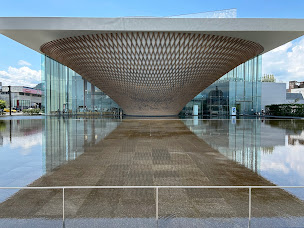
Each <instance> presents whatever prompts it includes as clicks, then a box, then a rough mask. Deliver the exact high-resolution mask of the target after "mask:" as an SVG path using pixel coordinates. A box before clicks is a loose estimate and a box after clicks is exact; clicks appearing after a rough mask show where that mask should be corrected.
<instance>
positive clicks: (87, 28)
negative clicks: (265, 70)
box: [0, 17, 304, 53]
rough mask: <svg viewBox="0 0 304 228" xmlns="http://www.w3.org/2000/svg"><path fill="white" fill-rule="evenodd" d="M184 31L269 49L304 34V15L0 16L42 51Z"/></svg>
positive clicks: (10, 32)
mask: <svg viewBox="0 0 304 228" xmlns="http://www.w3.org/2000/svg"><path fill="white" fill-rule="evenodd" d="M130 31H133V32H134V31H135V32H136V31H138V32H145V31H146V32H148V31H150V32H157V31H159V32H182V33H202V34H214V35H222V36H230V37H237V38H241V39H245V40H250V41H253V42H256V43H258V44H260V45H262V46H263V47H264V52H263V53H266V52H268V51H270V50H272V49H274V48H276V47H279V46H281V45H283V44H285V43H287V42H289V41H291V40H294V39H296V38H298V37H300V36H302V35H304V19H270V18H267V19H266V18H202V19H201V18H141V17H139V18H138V17H136V18H129V17H127V18H76V17H75V18H71V17H0V33H1V34H3V35H5V36H7V37H9V38H11V39H13V40H15V41H17V42H19V43H21V44H23V45H25V46H27V47H29V48H31V49H33V50H35V51H37V52H40V53H41V51H40V46H41V45H42V44H44V43H46V42H49V41H52V40H56V39H60V38H65V37H71V36H80V35H87V34H96V33H108V32H113V33H114V32H130Z"/></svg>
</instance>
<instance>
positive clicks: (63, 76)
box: [42, 56, 121, 115]
mask: <svg viewBox="0 0 304 228" xmlns="http://www.w3.org/2000/svg"><path fill="white" fill-rule="evenodd" d="M42 69H43V70H42V81H43V83H44V94H45V98H44V99H43V107H45V113H46V114H62V113H66V114H80V113H87V114H111V115H112V114H114V115H118V114H119V113H120V111H121V109H120V107H119V106H118V105H117V104H116V103H115V102H114V101H113V100H112V99H111V98H110V97H109V96H107V95H106V94H105V93H103V92H102V91H101V90H100V89H98V88H97V87H95V86H94V85H92V84H91V83H90V82H88V81H87V80H85V79H84V78H82V77H81V76H80V75H79V74H77V73H76V72H74V71H73V70H71V69H69V68H68V67H66V66H64V65H62V64H60V63H58V62H56V61H55V60H53V59H51V58H49V57H47V56H42Z"/></svg>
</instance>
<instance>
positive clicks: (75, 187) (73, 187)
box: [0, 186, 304, 227]
mask: <svg viewBox="0 0 304 228" xmlns="http://www.w3.org/2000/svg"><path fill="white" fill-rule="evenodd" d="M282 188H303V189H304V186H54V187H0V189H37V190H43V189H48V190H54V189H61V190H62V223H63V227H65V210H64V208H65V205H64V192H65V189H154V190H155V220H156V223H157V226H158V219H159V215H158V190H159V189H248V195H249V197H248V227H250V220H251V190H252V189H282Z"/></svg>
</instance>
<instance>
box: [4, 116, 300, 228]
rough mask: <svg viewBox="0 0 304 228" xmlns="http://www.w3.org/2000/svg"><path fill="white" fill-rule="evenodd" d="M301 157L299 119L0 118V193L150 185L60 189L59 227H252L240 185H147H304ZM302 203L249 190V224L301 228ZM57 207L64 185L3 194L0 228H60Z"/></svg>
mask: <svg viewBox="0 0 304 228" xmlns="http://www.w3.org/2000/svg"><path fill="white" fill-rule="evenodd" d="M302 153H304V121H302V120H265V119H217V120H215V119H209V120H198V119H105V118H104V119H94V118H57V117H37V118H34V117H33V118H28V117H21V116H20V117H17V116H16V117H13V118H10V119H9V118H1V119H0V186H1V187H24V186H30V187H48V186H49V187H54V186H151V187H152V188H137V189H132V188H121V189H114V188H109V189H85V188H82V189H77V188H76V189H65V193H64V215H65V227H100V226H105V227H120V226H123V227H156V226H158V227H202V226H203V227H248V207H249V191H248V189H246V188H244V189H235V188H233V189H216V188H209V189H195V188H160V189H158V195H157V197H156V190H155V189H154V188H153V186H303V185H304V156H303V155H302ZM157 198H158V204H157V203H156V202H157ZM303 200H304V189H292V188H288V189H287V188H286V189H280V188H279V189H252V191H251V210H252V212H251V220H250V227H301V226H302V225H303V224H304V216H303V214H304V204H303ZM62 205H63V192H62V189H60V188H59V189H39V190H37V189H21V190H20V189H0V227H24V226H26V227H29V226H32V227H37V226H43V227H62V215H63V206H62ZM156 208H158V211H156ZM157 212H158V218H159V219H158V221H156V219H155V216H156V213H157Z"/></svg>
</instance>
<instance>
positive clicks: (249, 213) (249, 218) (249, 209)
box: [248, 187, 251, 228]
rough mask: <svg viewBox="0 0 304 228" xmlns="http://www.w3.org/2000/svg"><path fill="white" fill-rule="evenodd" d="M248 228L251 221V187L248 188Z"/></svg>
mask: <svg viewBox="0 0 304 228" xmlns="http://www.w3.org/2000/svg"><path fill="white" fill-rule="evenodd" d="M248 207H249V208H248V228H250V220H251V187H249V202H248Z"/></svg>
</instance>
